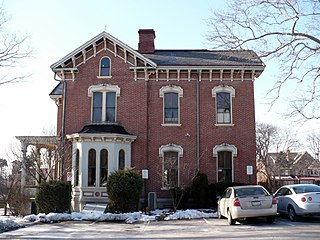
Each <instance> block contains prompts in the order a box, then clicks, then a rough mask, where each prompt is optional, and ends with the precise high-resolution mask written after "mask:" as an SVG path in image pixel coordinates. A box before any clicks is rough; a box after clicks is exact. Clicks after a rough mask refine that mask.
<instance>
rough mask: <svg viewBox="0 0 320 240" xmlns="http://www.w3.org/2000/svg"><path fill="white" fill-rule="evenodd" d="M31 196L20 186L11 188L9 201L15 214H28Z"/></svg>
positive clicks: (11, 210) (12, 212)
mask: <svg viewBox="0 0 320 240" xmlns="http://www.w3.org/2000/svg"><path fill="white" fill-rule="evenodd" d="M29 201H30V199H29V197H28V196H27V195H26V194H25V193H24V192H23V191H22V190H21V187H20V186H15V187H13V188H11V189H10V194H9V198H8V203H9V206H10V212H11V214H12V215H13V216H25V215H27V214H28V212H29V211H28V206H29Z"/></svg>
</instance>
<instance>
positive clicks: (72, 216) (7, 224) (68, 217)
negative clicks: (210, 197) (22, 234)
mask: <svg viewBox="0 0 320 240" xmlns="http://www.w3.org/2000/svg"><path fill="white" fill-rule="evenodd" d="M161 217H162V218H161ZM214 217H217V214H216V212H213V211H206V210H178V211H176V212H175V213H171V214H170V213H168V209H164V210H156V211H152V212H150V214H149V215H146V214H143V213H142V212H134V213H120V214H114V213H98V212H91V213H81V212H72V213H49V214H44V213H40V214H38V215H28V216H25V217H13V216H0V232H3V231H7V230H10V229H15V228H19V227H22V226H24V225H25V224H27V223H31V222H44V223H52V222H57V221H98V222H103V221H125V222H126V223H135V222H148V221H156V220H157V219H163V220H177V219H196V218H214Z"/></svg>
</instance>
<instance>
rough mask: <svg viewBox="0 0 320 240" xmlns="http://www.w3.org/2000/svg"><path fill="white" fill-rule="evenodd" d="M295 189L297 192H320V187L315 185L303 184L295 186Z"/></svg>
mask: <svg viewBox="0 0 320 240" xmlns="http://www.w3.org/2000/svg"><path fill="white" fill-rule="evenodd" d="M293 190H294V191H295V193H296V194H299V193H309V192H320V187H319V186H314V185H301V186H295V187H293Z"/></svg>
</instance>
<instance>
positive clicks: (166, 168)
mask: <svg viewBox="0 0 320 240" xmlns="http://www.w3.org/2000/svg"><path fill="white" fill-rule="evenodd" d="M159 155H160V157H161V158H162V187H163V188H165V189H168V188H174V187H179V176H180V172H179V171H180V169H179V165H180V164H179V160H180V158H181V157H182V156H183V148H182V147H181V146H180V145H175V144H167V145H163V146H161V147H160V148H159Z"/></svg>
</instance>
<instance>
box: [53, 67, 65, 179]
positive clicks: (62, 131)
mask: <svg viewBox="0 0 320 240" xmlns="http://www.w3.org/2000/svg"><path fill="white" fill-rule="evenodd" d="M56 75H57V73H56V72H55V73H54V80H56V81H59V82H62V94H63V97H62V102H63V103H62V116H61V150H60V158H59V179H60V180H62V176H63V165H64V148H65V141H64V135H65V118H66V114H65V112H66V111H65V109H66V92H67V86H66V85H67V82H66V81H65V80H64V79H61V80H60V79H57V78H56Z"/></svg>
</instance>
